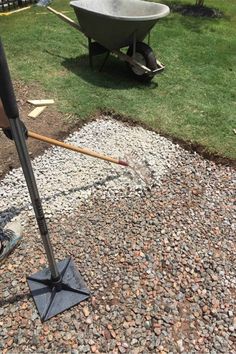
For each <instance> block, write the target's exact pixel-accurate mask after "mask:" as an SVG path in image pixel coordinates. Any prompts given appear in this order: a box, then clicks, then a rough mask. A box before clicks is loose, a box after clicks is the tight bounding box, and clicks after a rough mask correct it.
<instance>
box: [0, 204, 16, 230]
mask: <svg viewBox="0 0 236 354" xmlns="http://www.w3.org/2000/svg"><path fill="white" fill-rule="evenodd" d="M20 212H21V209H18V208H15V207H11V208H8V209H5V210H1V211H0V228H1V227H2V228H3V227H4V226H5V225H6V224H7V223H8V222H10V221H11V219H13V218H14V217H15V216H17V215H19V214H20Z"/></svg>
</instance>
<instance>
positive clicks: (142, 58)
mask: <svg viewBox="0 0 236 354" xmlns="http://www.w3.org/2000/svg"><path fill="white" fill-rule="evenodd" d="M127 55H128V56H130V57H132V58H133V59H135V60H136V61H137V62H139V63H140V64H143V65H145V66H146V67H147V68H148V69H151V70H156V69H157V62H156V57H155V55H154V53H153V51H152V49H151V48H150V47H149V46H148V45H147V44H146V43H143V42H137V43H136V52H135V55H134V57H133V46H130V47H129V48H128V51H127ZM127 64H128V67H129V69H130V71H131V73H132V75H133V76H135V78H136V79H138V80H139V81H142V82H148V81H151V80H152V78H153V76H154V74H149V73H145V72H144V71H143V70H142V68H139V67H137V66H135V65H132V64H130V63H127Z"/></svg>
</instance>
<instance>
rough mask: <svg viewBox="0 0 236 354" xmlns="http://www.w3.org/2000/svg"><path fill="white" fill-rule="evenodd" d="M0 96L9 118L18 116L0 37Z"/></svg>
mask: <svg viewBox="0 0 236 354" xmlns="http://www.w3.org/2000/svg"><path fill="white" fill-rule="evenodd" d="M0 98H1V100H2V104H3V107H4V110H5V113H6V115H7V117H8V118H10V119H17V118H19V111H18V107H17V103H16V97H15V93H14V89H13V86H12V81H11V76H10V72H9V68H8V64H7V59H6V56H5V52H4V48H3V44H2V41H1V38H0Z"/></svg>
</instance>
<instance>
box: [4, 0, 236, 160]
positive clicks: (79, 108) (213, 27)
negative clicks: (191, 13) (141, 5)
mask: <svg viewBox="0 0 236 354" xmlns="http://www.w3.org/2000/svg"><path fill="white" fill-rule="evenodd" d="M165 2H166V3H171V1H165ZM183 2H186V3H187V1H183ZM189 3H193V1H190V0H189ZM206 5H207V6H209V7H210V6H213V7H216V8H219V9H220V10H221V11H224V13H225V16H224V18H222V19H206V18H193V17H186V16H182V15H180V14H177V13H172V14H171V15H170V16H168V17H166V18H164V19H163V20H162V21H160V22H159V23H158V24H157V25H156V26H155V28H154V29H153V31H152V35H151V46H152V48H153V50H154V52H155V53H156V54H157V57H158V58H159V59H160V60H161V61H162V62H164V63H165V65H166V70H165V71H164V72H163V74H161V75H159V76H156V77H155V78H154V80H153V81H152V83H151V84H150V85H146V86H145V85H143V84H140V83H137V82H136V81H134V80H132V79H131V78H130V77H129V76H128V75H127V69H126V66H125V64H124V63H122V62H120V61H118V60H117V59H115V58H114V57H113V58H110V59H109V61H108V63H107V64H106V66H105V69H104V71H103V72H102V73H100V72H98V71H91V70H90V68H89V64H88V51H87V49H86V47H84V45H87V40H86V37H85V36H84V35H82V34H81V33H80V32H79V31H76V30H75V29H73V28H72V27H70V26H69V25H67V24H65V23H64V22H62V21H61V20H60V19H58V18H57V17H56V16H54V15H52V14H49V13H48V14H46V13H47V10H46V9H44V8H39V7H33V8H32V9H30V10H26V11H25V12H22V13H18V14H14V15H11V16H6V17H5V16H3V17H0V33H1V37H2V39H3V43H4V46H5V51H6V54H7V57H8V60H9V66H10V69H11V73H12V77H13V78H14V79H21V80H23V81H25V82H27V83H28V84H30V83H31V82H37V83H38V84H39V85H41V87H42V88H43V89H44V90H46V92H48V96H50V97H53V98H54V99H56V100H57V102H58V109H59V110H60V111H62V112H65V113H72V114H75V115H76V116H77V118H78V119H86V117H88V116H89V115H91V114H93V112H95V111H97V110H99V109H101V110H114V111H115V112H117V113H119V114H123V115H126V116H129V117H132V118H133V119H135V120H137V121H140V122H144V123H146V124H147V125H148V126H150V127H151V128H153V129H155V130H157V131H159V132H162V133H164V134H168V135H171V136H173V137H176V138H180V139H183V140H186V141H190V142H192V143H197V144H200V145H203V146H204V147H205V149H206V150H207V151H209V152H212V153H217V154H220V155H222V156H225V157H229V158H236V135H235V133H234V131H233V130H234V129H235V128H236V119H235V108H236V100H235V96H236V89H235V87H236V74H235V73H236V55H235V53H236V36H235V33H236V4H235V0H227V1H224V2H223V1H221V0H214V1H213V0H209V1H207V0H206ZM53 7H54V8H56V9H58V10H59V11H60V10H69V11H70V13H68V14H67V15H68V16H70V17H71V18H74V15H73V10H72V9H71V8H70V7H69V6H68V1H65V0H60V1H59V0H57V1H54V3H53ZM95 61H96V64H98V63H99V61H100V59H99V58H96V59H95ZM157 83H158V85H157Z"/></svg>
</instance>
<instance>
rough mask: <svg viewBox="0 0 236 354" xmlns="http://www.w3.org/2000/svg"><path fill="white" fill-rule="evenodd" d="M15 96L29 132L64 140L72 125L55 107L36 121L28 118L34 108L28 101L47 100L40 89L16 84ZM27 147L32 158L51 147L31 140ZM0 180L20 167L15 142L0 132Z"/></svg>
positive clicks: (51, 107) (49, 107) (46, 110)
mask: <svg viewBox="0 0 236 354" xmlns="http://www.w3.org/2000/svg"><path fill="white" fill-rule="evenodd" d="M14 88H15V94H16V97H17V102H18V108H19V111H20V117H21V119H22V120H23V121H24V123H25V125H26V126H27V129H28V130H31V131H33V132H36V133H39V134H42V135H46V136H49V137H52V138H55V139H58V138H62V137H63V136H65V135H66V134H67V133H68V132H69V131H70V130H71V129H72V127H71V125H70V124H68V123H67V122H66V121H65V118H64V117H63V115H62V114H61V113H59V112H58V111H57V110H56V108H55V106H54V105H52V106H48V107H47V108H46V109H45V111H44V112H43V113H42V114H41V115H40V116H39V117H38V118H36V119H32V118H29V117H28V113H29V112H30V111H31V110H33V109H34V107H33V106H32V105H31V104H29V103H27V102H26V101H27V100H28V99H41V98H45V97H46V98H47V97H48V95H45V94H44V93H43V92H42V90H40V88H38V87H37V86H36V85H31V86H30V87H29V86H26V85H23V84H22V83H20V82H15V83H14ZM27 145H28V149H29V153H30V156H31V157H34V156H36V155H39V154H41V153H43V151H44V150H45V149H46V148H48V147H49V145H48V144H46V143H43V142H40V141H36V140H33V139H31V138H29V139H28V140H27ZM0 147H1V148H0V178H1V177H3V176H4V175H5V174H6V173H7V172H8V171H10V170H11V169H13V168H16V167H19V166H20V162H19V160H18V154H17V152H16V148H15V144H14V142H13V141H11V140H9V139H7V138H6V137H5V135H4V134H3V133H2V131H1V130H0Z"/></svg>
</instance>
